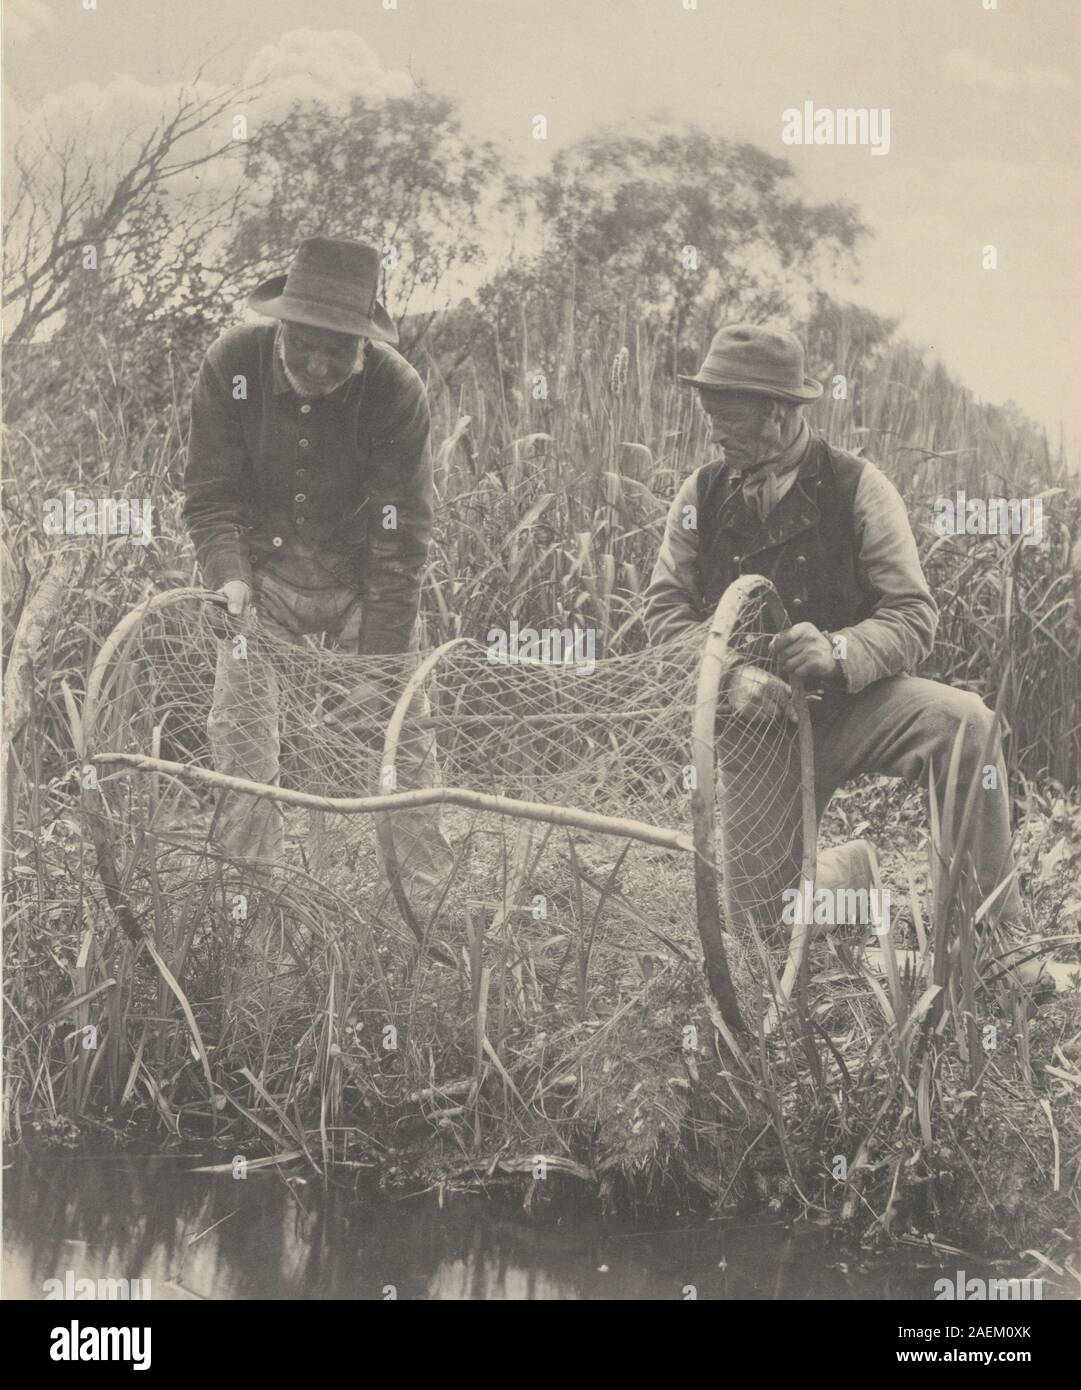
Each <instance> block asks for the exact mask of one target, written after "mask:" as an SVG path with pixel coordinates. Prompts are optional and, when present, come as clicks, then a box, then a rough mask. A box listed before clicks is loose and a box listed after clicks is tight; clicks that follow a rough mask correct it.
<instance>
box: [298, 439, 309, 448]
mask: <svg viewBox="0 0 1081 1390" xmlns="http://www.w3.org/2000/svg"><path fill="white" fill-rule="evenodd" d="M297 443H298V444H299V445H300V447H301V448H302V449H306V448H307V447H308V441H307V440H306V439H299V440H298V441H297Z"/></svg>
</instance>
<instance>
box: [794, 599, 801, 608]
mask: <svg viewBox="0 0 1081 1390" xmlns="http://www.w3.org/2000/svg"><path fill="white" fill-rule="evenodd" d="M792 607H793V608H802V607H803V600H802V599H801V598H794V599H793V600H792Z"/></svg>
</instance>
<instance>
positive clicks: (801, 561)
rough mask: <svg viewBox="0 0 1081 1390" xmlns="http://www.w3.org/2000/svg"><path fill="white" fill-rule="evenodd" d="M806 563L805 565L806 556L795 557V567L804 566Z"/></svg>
mask: <svg viewBox="0 0 1081 1390" xmlns="http://www.w3.org/2000/svg"><path fill="white" fill-rule="evenodd" d="M806 563H807V556H806V555H797V556H796V564H797V565H805V564H806Z"/></svg>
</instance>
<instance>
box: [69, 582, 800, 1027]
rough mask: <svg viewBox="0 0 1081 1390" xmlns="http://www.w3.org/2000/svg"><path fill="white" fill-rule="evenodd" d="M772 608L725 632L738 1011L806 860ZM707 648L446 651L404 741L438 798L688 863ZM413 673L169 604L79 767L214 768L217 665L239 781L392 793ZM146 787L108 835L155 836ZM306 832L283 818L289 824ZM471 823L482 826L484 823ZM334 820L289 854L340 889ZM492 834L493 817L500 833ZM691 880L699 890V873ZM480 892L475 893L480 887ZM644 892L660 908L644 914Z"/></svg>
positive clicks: (682, 640)
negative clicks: (133, 760) (519, 803)
mask: <svg viewBox="0 0 1081 1390" xmlns="http://www.w3.org/2000/svg"><path fill="white" fill-rule="evenodd" d="M764 593H765V591H764V590H762V589H759V590H758V591H757V592H756V593H751V594H748V595H747V596H745V597H744V598H742V599H741V601H740V602H739V603H738V604H734V605H732V604H730V605H729V606H728V616H727V617H725V618H724V628H725V630H724V631H723V632H720V634H719V636H720V651H721V654H722V655H721V666H720V680H719V683H718V684H719V690H718V703H717V714H716V721H715V735H716V737H715V744H714V751H715V756H716V773H717V799H716V828H717V857H716V867H717V870H718V877H719V882H720V890H721V904H722V920H723V925H724V929H725V931H726V933H727V934H728V940H729V945H730V949H732V950H733V952H734V955H735V968H734V971H733V973H734V975H735V976H736V983H737V987H738V989H739V994H740V998H741V1000H743V1001H744V1002H745V1003H746V1002H747V1001H748V1000H750V998H751V996H752V995H754V994H755V993H756V991H758V983H757V982H758V981H759V979H760V978H761V976H762V974H763V970H762V966H761V963H760V950H759V946H758V941H757V938H758V937H761V938H762V939H763V940H765V941H766V942H767V943H768V944H770V945H772V946H774V947H775V948H777V949H783V945H784V942H783V934H782V933H781V931H780V902H781V899H780V894H781V890H782V889H783V888H784V887H787V886H790V885H791V884H792V883H793V882H795V881H797V878H798V872H799V854H800V820H799V807H800V763H799V754H798V740H797V735H796V725H795V724H794V723H792V722H791V721H790V720H789V719H788V718H786V717H785V715H784V712H783V710H781V709H777V708H774V707H773V706H772V703H771V701H772V699H773V697H774V696H776V695H777V693H778V692H780V694H781V695H782V696H783V694H784V692H785V691H786V689H787V687H784V686H782V685H781V684H780V674H781V673H780V672H779V670H778V669H777V667H776V663H775V661H774V660H773V658H772V657H771V656H770V654H769V650H768V647H769V638H770V636H771V634H772V632H773V631H775V630H776V627H777V624H776V622H775V621H771V618H770V614H769V612H768V611H767V605H766V602H765V599H764ZM774 601H776V596H775V595H774ZM132 616H134V615H132ZM717 621H718V619H715V620H714V624H713V629H714V632H715V633H716V632H718V628H717ZM122 627H123V625H122ZM709 630H710V628H709V625H708V624H702V625H697V626H694V627H692V628H689V629H686V630H684V632H683V633H682V634H681V635H680V636H679V637H677V638H675V639H674V640H672V641H669V642H666V643H663V644H659V645H654V646H652V647H649V648H647V649H645V650H642V651H638V652H633V653H630V654H625V655H619V656H610V657H604V656H601V657H599V658H597V659H595V660H593V659H591V658H589V657H586V656H584V655H583V650H582V647H581V644H580V643H579V645H578V646H577V647H576V648H574V649H573V650H572V651H570V652H569V654H568V659H567V660H564V661H554V660H551V659H545V658H546V653H545V642H546V640H547V639H546V638H545V634H543V633H538V634H535V635H536V637H537V638H538V641H537V642H532V641H531V640H530V637H529V635H528V634H523V633H519V634H517V642H516V643H511V644H510V646H509V647H508V644H506V643H502V644H491V645H485V644H483V643H479V642H475V641H471V640H465V641H461V642H458V643H455V644H448V647H447V648H445V649H441V650H440V653H439V656H438V658H437V659H436V660H435V662H434V664H433V666H432V669H431V671H430V674H429V675H428V676H427V677H426V678H425V680H424V682H423V696H422V697H421V700H420V702H419V703H418V702H416V701H415V702H414V703H413V704H411V705H410V712H409V715H408V717H407V718H406V722H405V726H404V729H403V736H404V735H405V734H408V736H409V737H411V738H412V739H414V740H419V741H420V742H421V743H422V744H423V747H424V750H425V751H431V752H433V753H434V754H435V755H436V758H437V760H438V782H439V784H440V785H442V786H445V787H462V788H469V789H472V790H475V791H481V792H487V793H491V794H495V795H500V796H505V797H513V798H516V799H520V800H526V801H529V802H533V803H537V804H538V805H540V806H542V807H544V806H570V807H574V808H578V809H580V810H584V811H589V812H593V813H596V814H598V815H601V816H605V817H610V818H613V819H617V818H618V819H620V820H624V821H631V822H635V823H637V824H638V825H644V826H652V827H663V828H666V829H669V830H677V831H683V832H687V837H686V842H685V843H684V844H682V845H681V846H680V847H681V848H689V845H690V836H689V831H690V828H691V819H692V790H693V787H694V784H695V769H694V749H693V738H692V727H693V721H694V717H695V713H696V709H697V707H698V702H699V700H700V699H701V698H702V696H701V691H700V690H699V670H700V666H701V662H702V653H703V643H704V640H705V638H706V635H707V633H708V632H709ZM569 636H570V634H560V636H559V639H558V640H557V638H556V637H555V635H554V634H552V635H551V640H550V641H548V644H547V646H548V649H547V655H548V656H549V657H550V655H551V651H552V650H553V649H554V648H555V647H558V646H559V645H560V643H562V645H563V646H569V645H570V644H569V642H568V641H567V640H566V639H567V638H568V637H569ZM422 655H423V656H427V655H428V654H427V653H425V654H420V653H412V654H409V655H407V656H402V657H361V656H357V655H355V654H353V653H351V652H349V651H344V650H341V649H338V648H336V647H335V646H334V645H333V644H332V643H331V641H329V640H328V639H327V637H326V636H325V635H322V636H320V635H311V636H306V637H301V638H297V639H288V638H286V637H283V636H282V635H281V634H280V633H279V632H276V631H271V630H268V629H267V628H265V627H262V626H261V625H260V622H259V619H258V617H256V618H254V619H253V620H251V621H248V622H245V624H243V625H239V624H237V623H236V622H235V621H234V620H230V619H227V618H226V617H225V615H224V614H222V613H221V612H220V610H218V609H217V608H215V607H214V606H212V605H211V604H210V603H207V602H205V601H200V600H199V599H198V598H197V597H191V598H188V599H186V600H185V601H168V602H164V603H162V604H161V606H157V607H154V606H151V607H150V608H148V610H147V611H146V612H145V613H142V614H141V615H140V616H139V618H138V621H129V626H128V627H127V629H126V630H124V631H123V633H122V634H121V632H120V630H119V629H118V632H117V633H116V634H114V636H113V638H111V639H110V641H109V643H108V644H107V647H106V648H105V649H104V650H103V652H102V654H101V656H99V660H98V663H97V666H96V668H95V673H94V675H93V676H92V678H91V687H92V688H94V700H93V709H92V720H91V722H90V726H89V727H88V729H87V740H88V754H89V756H91V757H93V756H94V755H95V754H101V753H105V752H109V753H124V754H143V755H147V754H153V755H155V756H157V757H160V758H162V759H166V760H169V761H171V762H176V763H180V764H183V765H185V766H188V767H194V768H208V769H209V768H213V767H214V765H215V754H214V749H213V747H212V740H211V738H210V737H209V736H208V717H209V716H211V713H212V710H213V709H214V707H215V703H216V699H215V680H216V677H215V672H216V671H217V672H218V675H217V681H218V685H219V687H220V684H221V679H222V676H221V665H222V663H223V662H228V661H233V662H243V665H244V672H245V676H244V681H242V682H241V683H240V685H239V686H238V685H237V682H236V681H235V680H234V681H233V682H232V687H231V689H232V695H231V698H232V701H233V704H232V709H231V713H230V719H231V721H232V725H233V746H234V750H235V749H236V747H237V746H238V744H237V730H238V729H239V730H240V735H241V737H240V745H239V746H240V749H241V751H240V755H239V759H237V758H234V760H233V763H232V765H231V766H230V767H229V768H228V769H227V770H228V771H230V772H232V773H234V774H236V775H242V776H244V775H246V776H249V777H250V778H251V779H252V780H254V781H259V782H265V781H272V780H275V779H274V777H273V776H271V775H268V771H269V772H273V771H274V770H275V769H276V771H277V780H278V782H279V783H280V785H281V787H282V788H285V789H295V790H297V791H301V792H307V793H314V794H316V795H320V796H328V797H357V796H362V795H365V794H367V793H375V792H379V791H384V792H385V791H387V790H393V789H396V787H397V789H400V788H401V785H402V784H401V783H398V784H396V783H395V782H394V780H393V777H394V774H393V773H391V774H390V775H391V778H392V780H391V781H390V782H389V783H388V781H387V775H388V774H387V767H386V761H387V760H386V753H385V748H384V742H385V735H386V730H387V726H388V723H389V721H390V719H391V716H392V714H393V712H394V710H395V706H396V704H397V703H398V701H399V698H400V697H401V695H402V692H403V690H404V688H405V686H406V682H407V681H408V680H409V678H410V677H411V676H412V675H413V673H414V672H416V670H417V667H418V664H419V662H420V661H421V659H422ZM238 690H239V695H238ZM219 698H220V695H219ZM210 723H211V724H213V719H211V720H210ZM245 738H246V739H247V743H248V754H249V755H248V756H247V758H245V755H244V751H243V743H244V739H245ZM217 761H218V763H219V764H220V761H221V760H220V757H219V758H218V759H217ZM246 761H247V762H248V764H249V766H247V767H246V766H245V765H244V764H245V762H246ZM136 780H137V779H133V778H131V777H130V776H127V775H125V774H124V773H116V772H113V773H111V775H110V776H109V777H107V778H106V779H105V781H104V783H103V787H102V794H103V796H104V797H105V799H106V801H107V802H108V804H109V807H110V817H109V819H110V834H112V835H114V836H117V837H120V838H130V837H131V836H133V835H135V834H137V833H138V832H139V829H140V817H141V816H142V817H143V819H144V821H145V807H144V806H143V803H142V802H141V801H140V799H139V797H138V796H137V795H136V794H135V793H134V790H133V783H134V782H135V781H136ZM217 796H218V794H217V793H215V792H214V791H213V789H208V788H195V790H194V791H192V792H191V794H190V795H188V796H186V797H185V796H184V795H183V789H182V788H177V789H175V791H174V800H173V802H172V806H171V810H170V808H169V807H167V806H165V804H164V801H163V802H162V803H159V804H158V805H157V806H156V808H155V821H154V827H153V828H154V830H155V832H165V831H169V830H172V831H177V832H183V833H184V834H185V835H187V836H188V837H189V838H194V839H196V840H198V839H199V838H200V837H205V836H206V835H207V834H208V833H209V831H210V829H211V825H212V822H213V818H214V809H215V803H216V799H217ZM298 814H299V813H294V812H292V811H291V812H289V815H290V816H291V817H292V822H291V823H295V822H296V819H297V815H298ZM461 814H464V813H461ZM479 814H480V813H473V814H471V820H472V822H473V823H475V822H476V820H477V818H478V815H479ZM327 819H328V818H327V817H326V816H324V815H323V814H321V813H320V814H318V815H316V814H312V815H311V816H309V817H308V828H307V831H306V832H305V831H304V828H303V827H302V826H301V827H300V828H299V829H298V830H297V833H296V835H294V836H293V837H292V841H293V843H294V844H295V843H297V842H299V843H304V840H305V833H306V834H307V836H308V837H309V847H311V845H312V844H314V845H315V849H316V851H317V852H318V855H319V858H320V861H321V863H322V865H323V867H324V869H325V870H326V872H328V873H331V872H336V871H339V870H341V863H340V862H338V861H340V860H341V859H342V858H343V855H342V849H343V846H344V845H346V844H348V843H359V842H362V841H365V840H370V839H371V835H372V825H371V822H372V817H371V816H368V815H342V816H337V815H334V816H331V817H329V820H330V821H332V822H333V829H332V831H331V832H330V833H329V834H328V832H327V829H326V821H327ZM501 819H503V818H500V817H494V818H493V817H491V816H490V815H489V816H488V821H489V822H493V821H494V822H498V821H500V820H501ZM143 828H145V824H144V825H143ZM320 831H321V832H322V837H323V838H322V840H321V841H320V839H319V834H320ZM503 833H510V832H503ZM613 833H614V834H615V835H616V836H618V830H617V831H615V832H613ZM586 838H587V839H589V840H591V841H592V842H593V844H594V848H596V849H597V850H598V853H600V857H601V859H602V860H603V859H604V858H605V853H604V851H603V850H601V848H600V847H601V845H602V843H606V845H607V853H608V856H609V857H612V856H614V855H615V854H616V853H617V852H618V849H619V845H618V843H616V841H615V840H613V839H610V838H609V837H608V836H587V837H586ZM504 857H505V856H504ZM498 859H500V856H499V855H496V856H490V858H489V862H490V864H494V863H495V862H496V860H498ZM680 867H681V869H682V872H683V874H684V876H685V877H686V879H687V882H688V883H689V881H690V878H689V875H688V874H687V869H688V868H689V863H688V862H687V861H682V862H681V866H680ZM470 891H472V892H476V891H477V884H476V883H475V882H474V883H473V885H472V886H471V888H470ZM653 893H660V894H661V900H660V901H652V902H651V901H650V898H651V894H653ZM633 896H634V899H635V904H636V906H638V907H639V909H640V910H641V912H642V914H643V917H645V918H648V917H650V915H651V914H652V915H653V916H654V917H656V918H659V919H664V920H667V921H668V923H669V924H670V923H671V909H672V902H671V901H670V898H669V889H668V888H667V887H665V886H663V885H661V884H660V883H653V884H650V883H649V882H642V883H641V885H640V887H637V886H636V888H635V892H634V894H633ZM685 903H686V907H685V909H684V904H683V903H681V905H680V911H681V913H683V914H684V915H685V916H686V918H688V919H689V920H687V921H686V922H685V925H686V926H687V927H689V928H690V935H691V937H692V938H693V933H694V921H693V907H692V906H691V905H690V899H686V900H685ZM758 992H760V991H758Z"/></svg>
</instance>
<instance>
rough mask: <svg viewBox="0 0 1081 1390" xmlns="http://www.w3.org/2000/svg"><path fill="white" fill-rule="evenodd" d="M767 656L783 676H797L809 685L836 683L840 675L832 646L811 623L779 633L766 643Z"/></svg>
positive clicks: (801, 624)
mask: <svg viewBox="0 0 1081 1390" xmlns="http://www.w3.org/2000/svg"><path fill="white" fill-rule="evenodd" d="M769 653H770V656H772V657H775V658H776V660H777V661H778V662H779V663H780V665H781V669H782V670H783V671H784V673H785V675H786V676H799V677H800V679H801V680H803V681H804V682H805V683H806V684H808V685H814V684H815V683H816V682H821V681H830V682H833V681H836V680H837V678H838V676H839V674H840V664H839V663H838V661H837V658H836V657H835V656H834V654H833V643H832V642H831V641H830V639H829V637H827V636H826V634H825V633H824V632H820V631H819V630H818V628H816V627H815V625H814V623H795V624H793V626H792V627H787V628H785V630H784V631H783V632H778V633H777V635H776V637H774V639H773V641H772V642H771V643H770V644H769Z"/></svg>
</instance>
